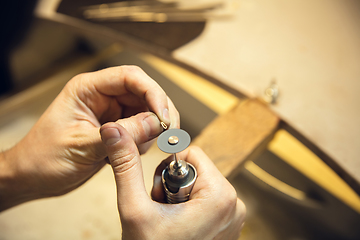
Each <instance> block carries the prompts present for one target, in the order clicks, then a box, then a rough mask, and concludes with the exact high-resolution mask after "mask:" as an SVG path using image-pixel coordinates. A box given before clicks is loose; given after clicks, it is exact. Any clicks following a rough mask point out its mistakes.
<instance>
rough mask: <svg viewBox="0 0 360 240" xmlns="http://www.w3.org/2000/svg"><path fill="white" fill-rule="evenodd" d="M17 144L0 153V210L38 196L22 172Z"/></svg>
mask: <svg viewBox="0 0 360 240" xmlns="http://www.w3.org/2000/svg"><path fill="white" fill-rule="evenodd" d="M20 161H21V159H20V152H19V151H18V150H17V146H14V147H13V148H11V149H9V150H7V151H4V152H1V153H0V169H1V171H0V212H1V211H4V210H6V209H8V208H11V207H14V206H16V205H19V204H21V203H24V202H27V201H30V200H33V199H36V198H39V196H36V192H35V191H33V190H32V189H31V188H30V187H29V184H30V183H29V181H27V180H26V174H24V173H22V172H21V171H22V170H23V169H22V168H21V167H20V166H21V162H20Z"/></svg>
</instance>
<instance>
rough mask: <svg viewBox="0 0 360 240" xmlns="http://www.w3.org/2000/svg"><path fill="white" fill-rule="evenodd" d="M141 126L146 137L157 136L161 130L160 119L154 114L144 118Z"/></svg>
mask: <svg viewBox="0 0 360 240" xmlns="http://www.w3.org/2000/svg"><path fill="white" fill-rule="evenodd" d="M143 127H144V130H145V133H146V135H147V136H148V137H153V136H157V135H158V134H159V133H161V131H162V129H161V125H160V121H159V119H158V117H157V116H156V115H155V114H151V115H149V116H148V117H146V118H144V120H143Z"/></svg>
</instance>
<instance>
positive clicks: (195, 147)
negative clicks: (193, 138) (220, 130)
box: [188, 145, 203, 154]
mask: <svg viewBox="0 0 360 240" xmlns="http://www.w3.org/2000/svg"><path fill="white" fill-rule="evenodd" d="M188 149H189V151H190V152H193V153H195V154H198V153H202V152H203V150H202V149H201V148H200V147H198V146H195V145H191V146H189V147H188Z"/></svg>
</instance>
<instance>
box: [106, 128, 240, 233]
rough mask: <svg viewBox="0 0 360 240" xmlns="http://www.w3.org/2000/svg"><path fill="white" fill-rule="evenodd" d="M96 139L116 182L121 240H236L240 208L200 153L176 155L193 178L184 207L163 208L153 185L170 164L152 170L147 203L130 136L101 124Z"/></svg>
mask: <svg viewBox="0 0 360 240" xmlns="http://www.w3.org/2000/svg"><path fill="white" fill-rule="evenodd" d="M100 133H101V136H102V139H103V142H104V144H105V146H106V151H107V154H108V156H109V160H110V164H111V166H112V168H113V171H114V176H115V180H116V185H117V196H118V209H119V213H120V219H121V224H122V227H123V232H122V234H123V236H122V239H123V240H132V239H134V240H135V239H146V240H150V239H169V240H170V239H171V240H173V239H177V240H182V239H184V240H185V239H229V240H231V239H234V240H235V239H238V238H239V236H240V231H241V229H242V226H243V223H244V220H245V215H246V208H245V205H244V204H243V202H242V201H241V200H240V199H238V198H237V195H236V191H235V189H234V188H233V187H232V185H231V184H230V183H229V182H228V181H227V180H226V178H224V177H223V176H222V175H221V173H220V172H219V171H218V169H217V168H216V167H215V165H214V164H213V162H212V161H211V160H210V159H209V158H208V157H207V156H206V154H205V153H204V152H203V151H202V150H201V149H200V148H197V147H189V148H188V149H187V150H185V151H183V152H182V153H180V154H179V157H180V159H183V160H186V161H187V162H189V163H191V164H192V165H193V166H194V167H195V168H196V169H197V172H198V178H197V180H196V182H195V184H194V188H193V190H192V192H191V195H190V199H189V201H187V202H185V203H180V204H165V203H163V202H164V192H163V188H162V186H161V182H160V181H159V180H158V179H159V176H160V173H161V171H162V170H163V169H164V167H165V166H166V165H167V164H168V163H169V161H170V158H169V159H167V160H165V161H164V162H163V163H162V164H160V166H159V167H158V168H157V170H156V173H155V177H154V188H153V190H152V198H153V199H151V198H150V197H149V196H148V195H147V193H146V190H145V185H144V179H143V175H142V169H141V159H140V154H139V152H138V150H137V148H136V144H135V142H134V141H133V140H132V138H131V136H130V134H129V133H128V132H127V131H126V129H124V128H123V127H121V126H120V125H119V124H116V123H107V124H105V125H104V126H103V127H102V128H101V129H100Z"/></svg>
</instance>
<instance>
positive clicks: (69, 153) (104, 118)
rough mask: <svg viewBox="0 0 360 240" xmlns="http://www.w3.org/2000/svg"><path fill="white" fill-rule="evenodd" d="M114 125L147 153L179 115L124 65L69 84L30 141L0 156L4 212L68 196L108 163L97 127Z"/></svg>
mask: <svg viewBox="0 0 360 240" xmlns="http://www.w3.org/2000/svg"><path fill="white" fill-rule="evenodd" d="M111 121H116V122H117V123H118V124H120V125H122V126H123V127H124V128H126V129H127V131H128V132H129V133H130V135H131V136H132V138H133V140H134V141H135V143H136V145H137V146H138V148H139V149H140V150H141V151H142V152H144V151H146V150H147V145H148V144H144V143H147V142H149V141H150V140H152V139H153V138H155V137H156V136H157V135H158V134H160V133H161V132H162V131H163V129H162V128H161V125H160V121H162V122H164V123H165V124H167V125H168V126H170V127H179V114H178V112H177V110H176V109H175V107H174V105H173V104H172V102H171V101H170V99H169V98H168V97H167V96H166V94H165V92H164V91H163V90H162V88H161V87H160V86H159V85H158V84H157V83H156V82H155V81H154V80H153V79H151V78H150V77H149V76H148V75H146V74H145V72H143V71H142V70H141V69H140V68H139V67H135V66H121V67H113V68H108V69H104V70H101V71H97V72H92V73H84V74H80V75H77V76H75V77H74V78H73V79H71V80H70V81H69V82H68V83H67V84H66V86H65V87H64V89H63V90H62V91H61V93H60V94H59V95H58V96H57V98H56V99H55V100H54V101H53V103H52V104H51V105H50V106H49V107H48V109H47V110H46V111H45V113H44V114H43V115H42V116H41V118H40V119H39V121H38V122H37V123H36V124H35V126H34V127H33V128H32V129H31V130H30V132H29V133H28V134H27V136H26V137H25V138H24V139H22V140H21V141H20V142H19V143H18V144H17V145H16V146H15V147H13V148H11V149H9V150H8V151H6V152H3V153H1V154H0V169H2V171H0V211H1V210H5V209H7V208H10V207H13V206H16V205H18V204H21V203H23V202H26V201H30V200H33V199H37V198H43V197H51V196H58V195H62V194H65V193H67V192H69V191H71V190H73V189H75V188H77V187H78V186H80V185H81V184H83V183H84V182H86V181H87V180H88V179H89V178H91V177H92V176H93V175H94V174H95V173H96V172H98V171H99V170H100V169H101V168H102V167H103V166H104V165H105V164H106V161H107V158H106V151H105V148H104V145H103V143H102V142H101V138H100V134H99V128H100V127H101V125H102V124H104V123H106V122H111Z"/></svg>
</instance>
